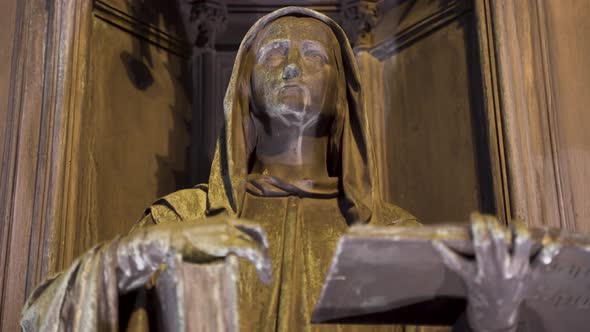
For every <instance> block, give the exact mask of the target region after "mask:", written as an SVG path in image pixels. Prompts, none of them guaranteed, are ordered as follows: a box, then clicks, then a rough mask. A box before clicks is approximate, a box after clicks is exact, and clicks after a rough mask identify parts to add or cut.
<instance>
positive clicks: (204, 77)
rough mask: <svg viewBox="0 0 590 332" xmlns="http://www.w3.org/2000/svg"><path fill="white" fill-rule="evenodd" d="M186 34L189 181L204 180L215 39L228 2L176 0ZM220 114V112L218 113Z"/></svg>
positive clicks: (210, 142)
mask: <svg viewBox="0 0 590 332" xmlns="http://www.w3.org/2000/svg"><path fill="white" fill-rule="evenodd" d="M178 1H179V8H180V12H181V16H182V19H183V23H184V26H185V31H186V35H187V37H188V40H189V42H190V43H191V44H192V46H193V49H192V58H191V68H192V82H193V91H192V97H193V99H192V103H193V111H192V121H191V135H192V137H191V151H190V181H191V183H192V184H197V183H203V182H206V181H207V179H208V178H209V170H210V167H211V160H212V159H213V153H214V149H215V140H216V138H217V137H216V132H215V128H216V126H215V119H216V114H213V113H214V112H213V110H215V109H217V108H216V107H215V105H214V103H215V102H216V101H215V100H214V99H213V96H214V91H213V89H214V82H213V80H214V78H215V72H214V71H215V68H216V66H215V42H216V36H217V33H218V32H219V31H221V30H222V29H224V28H225V24H226V20H227V6H226V4H225V1H223V0H178ZM221 116H222V115H221Z"/></svg>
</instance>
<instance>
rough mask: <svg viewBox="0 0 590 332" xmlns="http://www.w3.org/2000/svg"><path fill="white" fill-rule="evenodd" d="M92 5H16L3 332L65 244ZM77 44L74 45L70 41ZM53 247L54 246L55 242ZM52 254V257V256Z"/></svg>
mask: <svg viewBox="0 0 590 332" xmlns="http://www.w3.org/2000/svg"><path fill="white" fill-rule="evenodd" d="M91 6H92V2H91V1H76V0H60V1H53V2H50V3H47V2H46V1H41V0H39V1H38V0H34V1H26V2H24V1H23V2H20V1H19V9H18V12H19V13H18V19H17V28H16V33H15V38H16V39H15V41H16V42H15V48H14V62H13V76H12V78H11V81H12V82H11V91H10V99H11V100H10V109H9V116H8V119H9V120H8V121H9V123H10V126H9V130H7V132H6V136H5V137H4V138H5V141H4V142H5V146H6V150H5V151H6V153H5V154H4V158H3V160H2V169H1V171H0V172H1V174H0V176H1V178H2V179H6V181H2V182H1V184H0V213H1V214H2V215H1V218H2V219H1V222H2V228H1V229H2V246H1V248H0V250H1V251H2V255H1V257H2V258H1V259H2V261H1V263H2V289H1V292H2V293H1V295H2V296H1V298H2V305H1V321H0V324H1V325H0V330H2V331H16V330H18V320H19V318H20V311H21V308H22V305H23V303H24V301H25V298H26V296H27V294H28V293H29V292H30V291H31V290H32V287H34V286H35V285H36V284H37V283H38V282H39V281H40V280H41V279H42V278H43V277H45V276H46V275H47V274H48V273H49V272H51V271H55V270H56V267H57V266H56V258H57V257H59V253H60V250H59V249H57V250H55V248H56V247H58V248H59V247H60V244H63V243H62V242H60V241H59V240H58V239H59V237H56V230H57V229H59V228H60V225H59V224H60V223H61V222H63V221H65V219H64V217H65V216H66V212H68V213H69V212H70V211H68V210H71V206H69V199H70V197H71V196H68V195H67V193H68V192H69V188H70V186H69V185H68V181H72V179H75V175H74V174H71V173H70V169H71V167H72V155H75V152H73V151H72V150H71V149H72V148H73V147H74V146H75V142H77V139H76V137H75V135H73V133H72V131H71V130H72V128H73V127H75V125H74V124H75V121H76V117H75V112H79V111H80V110H81V107H80V106H81V105H79V103H76V100H77V99H78V100H80V96H81V94H82V93H81V92H82V91H83V88H84V83H83V80H81V79H82V78H81V77H79V75H78V74H79V69H80V68H82V67H83V66H80V65H81V64H80V62H83V61H84V59H85V58H84V57H82V56H79V54H78V53H79V52H80V50H81V49H82V48H84V45H85V43H86V39H85V36H84V34H83V32H82V31H81V30H80V27H82V26H83V24H82V22H83V21H84V20H87V16H88V15H89V14H90V9H91ZM74 41H76V43H75V42H74ZM56 240H57V241H56ZM56 254H57V255H56Z"/></svg>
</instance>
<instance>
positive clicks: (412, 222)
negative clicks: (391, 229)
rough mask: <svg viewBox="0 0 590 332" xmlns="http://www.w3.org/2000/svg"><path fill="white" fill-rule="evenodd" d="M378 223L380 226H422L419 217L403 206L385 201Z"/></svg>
mask: <svg viewBox="0 0 590 332" xmlns="http://www.w3.org/2000/svg"><path fill="white" fill-rule="evenodd" d="M377 219H378V220H377V221H376V222H375V224H376V225H380V226H420V225H421V224H420V222H419V221H418V218H416V217H415V216H414V215H412V214H411V213H410V212H408V211H406V210H404V209H402V208H401V207H399V206H397V205H394V204H391V203H387V202H383V203H382V205H381V216H379V218H377Z"/></svg>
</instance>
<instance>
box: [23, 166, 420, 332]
mask: <svg viewBox="0 0 590 332" xmlns="http://www.w3.org/2000/svg"><path fill="white" fill-rule="evenodd" d="M326 182H330V181H326ZM310 184H311V182H309V181H307V182H304V183H303V184H297V183H296V184H292V183H288V182H284V181H280V180H277V179H275V178H272V177H259V176H255V177H254V178H253V179H250V181H249V182H248V188H247V192H246V194H245V197H244V200H243V204H244V205H243V209H242V213H241V216H240V217H241V218H244V219H247V220H251V221H254V222H256V223H258V224H259V225H260V226H261V227H262V228H263V230H264V231H265V234H266V236H267V240H268V247H269V248H268V256H269V258H270V260H271V262H272V268H273V274H274V276H273V280H272V282H271V284H270V285H264V284H263V283H262V282H261V281H260V280H259V276H258V274H257V272H256V269H255V268H254V267H253V266H252V264H250V263H249V262H247V261H245V260H244V261H242V260H240V268H239V276H240V277H239V281H238V295H239V303H238V308H239V324H240V330H241V331H396V330H399V329H398V328H396V327H391V326H366V325H365V326H354V325H335V324H311V323H310V320H311V314H312V311H313V309H314V306H315V302H316V301H317V299H318V298H319V294H320V291H321V287H322V285H323V282H324V279H325V277H326V275H327V272H328V268H329V265H330V262H331V259H332V255H333V254H334V251H335V248H336V245H337V242H338V239H339V238H340V236H341V235H342V234H343V233H345V232H346V230H347V228H348V227H349V225H348V223H347V221H346V219H345V217H344V216H343V215H342V212H341V210H340V207H339V203H338V189H337V186H336V185H337V182H336V181H332V182H331V183H328V184H318V185H315V186H314V185H313V184H311V185H310ZM310 188H311V189H310ZM206 196H207V188H206V186H200V187H198V188H194V189H186V190H181V191H178V192H176V193H173V194H171V195H168V196H166V197H164V198H162V199H160V200H158V201H156V202H155V203H154V204H153V205H152V206H151V207H150V208H149V209H148V210H147V211H146V214H145V216H144V217H143V218H142V219H141V220H140V222H139V223H138V224H137V225H136V226H135V228H134V230H133V231H132V232H131V234H130V236H133V234H136V233H137V232H139V231H141V230H142V229H144V227H158V226H150V225H153V224H166V223H176V222H199V220H202V218H203V217H205V209H204V206H206ZM386 211H387V212H385V213H384V216H385V217H383V218H382V220H379V221H377V220H376V221H375V222H376V223H380V224H389V225H409V224H417V222H416V220H415V218H414V217H413V216H411V215H410V214H409V213H407V212H405V211H404V210H402V209H401V208H398V207H396V206H393V205H387V209H386ZM119 243H120V238H119V237H118V238H116V239H114V240H113V241H110V242H106V243H103V244H99V245H97V246H95V247H94V248H92V249H91V250H90V251H89V252H88V253H86V254H85V255H83V256H82V257H80V258H78V259H77V260H76V261H75V262H74V264H73V265H72V266H71V267H70V268H69V269H68V270H66V271H65V272H63V273H61V274H59V275H57V276H55V277H53V278H50V279H48V280H47V281H45V282H44V283H43V284H42V285H40V286H39V287H38V288H37V289H36V290H35V291H34V292H33V294H32V295H31V297H30V298H29V300H28V301H27V304H26V305H25V309H24V311H23V319H22V321H21V324H22V326H23V328H24V330H26V331H33V330H43V331H67V330H71V331H102V330H111V331H115V330H118V329H121V330H123V329H125V328H126V327H127V323H128V322H125V321H120V320H119V319H120V318H121V317H122V316H123V315H121V312H120V310H122V309H127V311H128V309H129V308H120V307H119V304H120V302H121V301H120V299H121V294H118V291H117V283H118V282H120V281H119V280H116V272H115V269H116V268H117V264H121V262H120V261H117V259H116V258H115V256H116V251H117V249H118V248H117V246H118V244H119ZM144 249H147V248H136V249H135V251H134V252H135V253H136V255H141V251H142V250H144ZM131 258H132V257H131ZM150 277H152V275H144V276H140V278H139V282H142V283H147V282H148V280H149V278H150Z"/></svg>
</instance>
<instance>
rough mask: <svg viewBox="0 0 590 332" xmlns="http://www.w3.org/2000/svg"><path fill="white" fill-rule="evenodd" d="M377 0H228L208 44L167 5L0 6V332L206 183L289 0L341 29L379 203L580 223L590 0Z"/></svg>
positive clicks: (588, 119)
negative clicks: (105, 249)
mask: <svg viewBox="0 0 590 332" xmlns="http://www.w3.org/2000/svg"><path fill="white" fill-rule="evenodd" d="M374 3H375V1H369V0H365V1H336V0H317V1H311V0H310V1H270V0H252V1H238V0H228V1H226V5H227V7H226V8H227V14H226V20H225V24H224V26H225V29H222V28H220V29H219V30H218V31H217V33H216V35H215V38H213V37H211V40H210V44H209V45H207V46H203V45H196V44H193V43H192V42H191V41H192V38H191V36H190V34H189V33H187V32H186V31H187V30H185V29H183V27H181V22H182V21H183V20H182V13H179V12H178V11H177V10H176V8H175V7H174V6H173V5H172V4H171V3H170V2H169V1H164V0H143V1H139V0H138V1H131V0H129V1H126V0H104V1H98V0H96V1H91V0H84V1H79V0H56V1H52V2H47V1H42V0H31V1H26V2H25V1H17V0H6V1H3V2H2V3H0V18H1V21H2V22H3V27H2V29H0V46H1V47H0V253H1V255H0V264H1V266H2V269H1V273H0V280H1V286H0V299H1V303H0V330H2V331H13V330H16V329H17V322H18V317H19V315H20V308H21V307H22V303H23V302H24V300H25V298H26V296H27V294H28V293H30V291H31V290H32V289H33V287H34V286H35V285H36V284H38V282H39V281H40V280H42V279H43V278H44V277H46V276H47V275H48V274H51V273H54V272H56V271H59V270H61V269H63V268H64V267H66V266H68V265H69V264H70V262H71V261H72V260H73V259H74V257H76V256H77V255H78V254H80V253H82V252H84V251H85V250H87V249H88V248H89V247H90V246H92V245H93V244H95V243H97V242H99V241H103V240H108V239H110V238H112V237H113V236H114V235H115V234H121V233H125V232H127V231H128V230H129V228H130V227H131V226H132V224H133V223H134V222H135V220H136V219H137V218H138V217H139V216H140V215H141V213H142V210H143V208H144V207H145V206H147V205H149V204H150V203H151V201H153V200H154V199H156V198H157V197H159V196H162V195H164V194H166V193H168V192H171V191H174V190H176V189H179V188H183V187H187V186H191V185H193V184H195V183H198V182H202V181H205V180H206V178H207V174H208V169H209V162H210V159H211V157H212V149H213V143H214V140H215V137H216V135H217V132H218V130H219V128H220V125H221V123H222V119H223V118H222V114H223V113H222V112H223V111H222V107H221V100H222V99H223V94H224V93H225V87H226V85H227V81H228V79H229V74H230V71H231V66H232V64H233V58H234V56H235V52H236V50H237V47H238V45H239V41H240V40H241V38H242V36H243V34H244V33H245V32H246V30H247V29H248V28H249V26H250V25H251V24H252V23H253V22H254V21H255V20H256V19H257V18H258V17H260V16H262V15H264V14H265V13H268V12H270V11H272V10H275V9H277V8H279V7H282V6H284V5H289V4H300V5H305V6H309V7H311V8H314V9H317V10H320V11H322V12H324V13H326V14H328V15H330V16H332V17H333V18H335V19H337V20H339V21H340V22H341V23H343V25H344V26H345V27H346V29H347V32H348V33H349V34H350V36H353V38H352V39H353V40H352V41H353V43H354V44H355V50H356V52H357V57H358V60H359V65H360V67H361V70H362V73H363V81H364V83H363V84H365V87H366V88H367V89H366V90H367V91H370V93H369V94H368V95H367V106H368V107H369V109H371V113H370V116H371V123H372V124H373V127H374V131H375V137H374V140H375V142H376V144H375V146H376V147H378V156H379V160H378V162H379V164H378V165H379V175H380V179H381V186H380V190H381V193H382V195H383V196H384V197H385V199H387V200H389V201H392V202H394V203H397V204H399V205H401V206H403V207H405V208H407V209H408V210H410V211H412V212H413V213H415V214H416V215H417V216H418V217H419V218H421V219H422V220H423V221H424V222H426V223H437V222H442V221H466V220H467V214H468V213H469V212H470V211H471V210H474V209H480V210H484V211H488V212H494V213H496V214H498V215H499V216H500V217H501V218H502V219H503V220H505V221H508V220H510V218H511V217H518V218H522V219H525V220H526V221H527V222H528V224H530V225H549V226H555V227H562V228H565V229H568V230H574V231H582V232H587V231H588V230H590V222H588V221H587V220H588V217H590V216H589V214H590V208H589V207H588V199H589V198H590V189H589V186H588V185H586V182H587V181H586V180H587V179H588V177H589V175H590V132H589V131H588V130H587V128H586V127H587V126H588V125H590V115H589V113H588V112H587V111H585V106H586V105H587V104H589V103H590V94H589V93H588V92H587V91H588V88H587V87H588V86H590V82H587V81H588V80H590V79H589V77H590V75H589V74H590V73H588V71H589V70H590V69H589V68H590V66H589V63H588V62H589V61H590V60H588V59H590V46H589V45H590V44H589V43H588V41H587V40H588V38H587V37H586V36H587V35H588V30H589V29H590V24H589V23H588V20H587V19H586V18H587V17H588V15H589V14H590V4H588V3H587V2H586V1H582V0H565V1H549V2H539V1H535V0H523V1H491V0H473V1H453V0H383V1H381V2H379V4H378V6H377V7H376V8H377V9H378V10H377V11H376V12H375V11H372V10H370V8H375V7H371V6H372V4H374ZM350 8H356V9H358V10H356V11H352V12H354V13H356V14H355V15H352V16H351V15H348V16H347V15H343V13H344V12H346V10H347V9H350ZM367 8H369V9H367ZM348 13H351V12H348ZM193 37H194V36H193Z"/></svg>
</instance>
